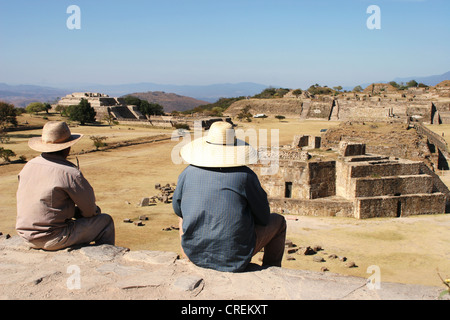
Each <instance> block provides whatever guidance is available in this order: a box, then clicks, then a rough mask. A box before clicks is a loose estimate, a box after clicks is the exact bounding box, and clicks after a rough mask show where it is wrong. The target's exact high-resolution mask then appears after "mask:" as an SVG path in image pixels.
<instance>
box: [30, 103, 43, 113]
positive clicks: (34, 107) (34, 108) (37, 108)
mask: <svg viewBox="0 0 450 320" xmlns="http://www.w3.org/2000/svg"><path fill="white" fill-rule="evenodd" d="M45 110H46V107H45V105H44V104H43V103H42V102H32V103H30V104H29V105H27V107H26V108H25V111H26V112H27V113H34V114H38V113H39V112H42V111H45Z"/></svg>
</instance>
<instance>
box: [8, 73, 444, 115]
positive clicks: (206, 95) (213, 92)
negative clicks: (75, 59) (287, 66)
mask: <svg viewBox="0 0 450 320" xmlns="http://www.w3.org/2000/svg"><path fill="white" fill-rule="evenodd" d="M410 80H416V81H417V82H419V83H420V82H421V83H424V84H426V85H429V86H435V85H436V84H438V83H439V82H442V81H444V80H450V71H449V72H446V73H444V74H441V75H433V76H428V77H415V76H411V77H408V78H395V79H393V80H388V81H372V82H370V83H366V84H360V85H361V87H363V88H365V87H367V86H369V85H370V84H372V83H387V82H390V81H395V82H397V83H401V82H405V83H406V82H408V81H410ZM355 86H356V84H355V85H354V86H347V87H344V89H345V90H352V89H353V88H354V87H355ZM268 87H269V86H267V85H264V84H259V83H253V82H240V83H221V84H211V85H172V84H168V85H165V84H156V83H151V82H141V83H130V84H120V85H101V84H85V85H70V86H69V85H66V86H65V87H62V86H53V87H49V86H37V85H9V84H5V83H0V100H3V101H7V102H10V103H13V104H14V105H15V106H16V107H25V106H26V105H28V104H29V103H31V102H34V101H40V102H50V103H54V102H56V101H57V98H58V97H63V96H65V95H67V94H70V93H72V92H99V93H104V94H108V95H109V96H111V97H120V96H124V95H127V94H131V93H136V94H137V93H139V94H140V93H149V92H162V93H164V94H167V95H168V96H169V95H171V94H174V95H171V98H172V99H175V101H177V100H178V103H181V102H180V101H181V100H180V96H184V97H185V98H186V99H185V101H186V102H187V101H188V100H190V102H188V104H189V103H193V104H194V105H195V103H197V102H195V100H199V103H200V104H199V105H201V104H205V103H206V102H210V103H211V102H215V101H217V100H218V99H220V98H231V97H239V96H253V95H255V94H257V93H260V92H261V91H263V90H264V89H266V88H268ZM293 89H294V88H293ZM304 89H307V88H304ZM159 95H160V98H161V99H163V100H164V99H165V103H166V105H167V107H166V106H165V105H164V104H163V103H160V104H161V105H163V106H164V107H166V108H170V109H172V108H177V107H174V105H173V104H172V105H169V102H168V101H169V100H170V99H169V97H168V96H167V97H164V98H163V97H162V96H161V93H159ZM177 95H178V97H176V96H177ZM153 96H154V95H153ZM194 107H195V106H194Z"/></svg>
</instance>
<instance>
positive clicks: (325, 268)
mask: <svg viewBox="0 0 450 320" xmlns="http://www.w3.org/2000/svg"><path fill="white" fill-rule="evenodd" d="M320 271H322V272H327V271H330V270H328V268H327V267H322V268H320Z"/></svg>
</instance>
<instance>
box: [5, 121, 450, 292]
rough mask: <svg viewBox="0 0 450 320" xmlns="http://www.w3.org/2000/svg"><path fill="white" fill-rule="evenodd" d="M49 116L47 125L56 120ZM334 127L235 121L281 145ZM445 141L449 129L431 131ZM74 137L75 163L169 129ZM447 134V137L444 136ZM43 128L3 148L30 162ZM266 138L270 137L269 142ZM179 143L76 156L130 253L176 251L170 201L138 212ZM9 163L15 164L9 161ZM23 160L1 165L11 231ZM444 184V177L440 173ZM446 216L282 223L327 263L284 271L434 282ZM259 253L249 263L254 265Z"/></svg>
mask: <svg viewBox="0 0 450 320" xmlns="http://www.w3.org/2000/svg"><path fill="white" fill-rule="evenodd" d="M58 118H59V117H58V116H57V115H52V116H50V117H49V120H53V119H58ZM24 121H27V122H28V123H29V124H32V123H44V122H45V120H43V119H42V118H40V117H34V116H33V117H32V118H30V116H29V115H24V116H21V118H20V119H19V122H24ZM337 124H338V123H337V122H322V121H303V122H300V120H298V119H285V120H283V121H279V120H276V119H271V118H267V119H260V120H254V121H252V122H250V123H248V122H245V123H238V127H237V128H241V129H243V130H244V131H245V130H247V132H248V130H249V129H252V130H256V131H258V129H267V130H268V135H269V136H270V129H278V134H279V143H280V145H283V144H290V143H291V142H292V139H293V136H294V135H295V134H315V135H318V134H319V133H320V129H324V128H329V127H331V126H335V125H337ZM437 129H439V130H445V136H446V137H449V138H450V125H449V126H442V125H441V126H439V127H438V128H432V130H435V131H436V132H437V133H439V134H440V131H437ZM71 130H72V132H79V133H82V134H84V135H85V137H84V138H83V139H82V140H81V141H80V142H79V143H78V144H77V145H75V147H74V148H73V152H72V155H71V156H70V157H69V160H70V161H72V162H76V159H75V156H74V154H75V153H79V152H81V151H82V150H84V151H88V150H93V149H95V148H94V146H93V144H92V141H91V140H90V139H89V136H91V135H99V136H105V137H107V140H106V143H108V144H110V145H111V144H113V143H116V142H121V141H133V140H139V139H141V140H142V139H147V140H149V141H151V140H152V137H160V136H161V135H164V134H165V135H167V136H168V137H170V135H171V133H172V130H169V129H160V128H151V127H129V126H113V127H112V128H110V127H108V126H78V127H72V128H71ZM447 132H448V134H447ZM40 133H41V130H31V131H18V132H12V133H10V134H9V135H10V142H9V143H8V144H2V145H1V146H3V147H5V148H7V149H12V150H13V151H14V152H15V153H16V154H17V155H18V156H20V155H24V156H26V157H27V159H28V160H30V159H32V158H33V157H35V156H37V155H38V153H37V152H34V151H32V150H30V149H29V148H28V146H27V141H28V139H29V138H30V137H32V136H39V135H40ZM269 141H270V140H269ZM179 142H180V141H171V140H166V141H161V142H153V143H150V142H149V143H143V144H137V145H133V146H125V147H120V148H114V149H109V150H105V151H99V152H89V153H84V154H79V155H77V158H78V160H79V163H80V167H81V170H82V172H83V174H84V175H85V177H86V178H87V179H88V180H89V182H90V183H91V185H92V186H93V188H94V190H95V192H96V197H97V204H98V205H99V206H100V207H101V208H102V211H103V212H106V213H109V214H110V215H111V216H112V217H113V218H114V222H115V226H116V244H117V245H119V246H124V247H128V248H130V249H132V250H166V251H175V252H178V253H180V247H179V238H178V231H176V230H171V231H164V230H163V229H165V228H167V227H170V226H172V225H177V224H178V218H177V216H176V215H175V214H174V213H173V210H172V206H171V204H170V203H169V204H164V203H157V204H156V205H152V206H148V207H138V206H137V204H138V202H139V201H140V199H141V198H143V197H151V196H153V195H157V194H158V190H155V188H154V186H155V184H157V183H160V184H166V183H176V181H177V177H178V175H179V174H180V173H181V171H182V170H183V169H184V168H185V167H186V164H174V163H173V161H172V157H171V153H172V150H173V149H174V147H176V146H178V145H179ZM13 160H14V159H13ZM23 166H24V164H23V163H13V164H8V165H0V203H1V204H2V205H1V207H0V231H1V232H3V233H4V234H6V233H9V234H11V235H13V234H15V230H14V226H15V217H16V199H15V193H16V190H17V174H18V173H19V172H20V170H21V169H22V167H23ZM443 180H444V181H446V180H447V179H446V176H443ZM140 215H147V216H148V218H149V220H147V221H145V222H144V224H145V225H144V226H140V227H138V226H135V225H134V224H129V223H124V222H123V219H125V218H130V219H135V218H137V217H138V216H140ZM449 227H450V217H449V216H448V215H429V216H415V217H409V218H380V219H370V220H356V219H350V218H333V217H331V218H325V217H317V218H316V217H298V220H297V221H295V220H288V235H287V237H288V238H289V239H291V240H292V241H293V242H294V243H295V244H296V245H297V246H308V245H310V246H313V245H321V246H322V247H323V249H324V250H323V251H320V252H319V253H318V254H319V255H322V256H323V257H324V258H325V260H326V261H325V262H322V263H317V262H313V261H312V257H311V256H301V255H296V254H293V257H294V258H295V260H289V261H288V260H287V259H285V261H284V262H283V266H284V267H287V268H294V269H307V270H314V271H320V269H321V267H323V266H326V267H327V268H328V269H329V270H330V272H335V273H341V274H348V275H356V276H362V277H366V278H367V277H369V276H370V274H368V273H367V268H368V267H369V266H371V265H377V266H379V267H380V270H381V280H382V281H393V282H401V283H417V284H425V285H438V286H439V285H440V284H441V283H440V280H439V277H438V276H437V270H439V271H440V272H441V274H442V275H443V276H446V277H447V278H448V277H449V276H450V246H449V243H450V236H449V233H448V230H449ZM329 254H337V255H338V256H346V257H347V259H348V261H354V262H355V263H356V265H357V266H358V267H357V268H346V267H345V266H344V263H343V262H341V261H339V260H331V259H329V258H328V255H329ZM259 257H260V254H258V255H257V256H256V257H255V258H254V260H255V262H257V261H258V259H259Z"/></svg>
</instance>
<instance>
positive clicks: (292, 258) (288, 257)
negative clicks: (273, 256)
mask: <svg viewBox="0 0 450 320" xmlns="http://www.w3.org/2000/svg"><path fill="white" fill-rule="evenodd" d="M286 260H295V258H294V257H293V256H292V255H290V254H288V255H287V256H286Z"/></svg>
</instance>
